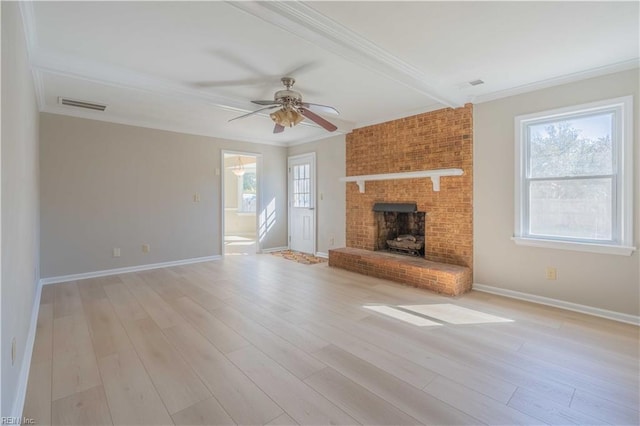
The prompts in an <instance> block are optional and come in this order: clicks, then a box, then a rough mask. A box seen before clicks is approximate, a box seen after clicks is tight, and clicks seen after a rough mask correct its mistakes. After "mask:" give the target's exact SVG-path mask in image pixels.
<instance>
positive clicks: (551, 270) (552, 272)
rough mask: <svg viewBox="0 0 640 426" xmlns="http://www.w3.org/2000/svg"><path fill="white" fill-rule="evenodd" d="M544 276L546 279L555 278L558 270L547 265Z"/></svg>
mask: <svg viewBox="0 0 640 426" xmlns="http://www.w3.org/2000/svg"><path fill="white" fill-rule="evenodd" d="M546 276H547V279H548V280H552V281H553V280H557V279H558V271H557V270H556V268H554V267H553V266H547V271H546Z"/></svg>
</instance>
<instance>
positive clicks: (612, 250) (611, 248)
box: [511, 237, 636, 256]
mask: <svg viewBox="0 0 640 426" xmlns="http://www.w3.org/2000/svg"><path fill="white" fill-rule="evenodd" d="M511 239H512V240H513V241H514V242H515V243H516V244H517V245H519V246H531V247H541V248H552V249H558V250H572V251H585V252H589V253H601V254H616V255H619V256H631V254H632V253H633V252H634V251H635V250H636V248H635V247H630V246H617V245H608V244H591V243H577V242H569V241H556V240H543V239H537V238H523V237H511Z"/></svg>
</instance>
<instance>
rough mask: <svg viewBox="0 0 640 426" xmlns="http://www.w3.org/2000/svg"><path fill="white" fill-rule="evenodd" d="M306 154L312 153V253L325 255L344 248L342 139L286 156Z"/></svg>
mask: <svg viewBox="0 0 640 426" xmlns="http://www.w3.org/2000/svg"><path fill="white" fill-rule="evenodd" d="M309 152H315V153H316V180H317V182H316V191H317V192H316V195H317V204H316V205H317V209H316V210H317V211H316V221H317V223H316V231H317V232H316V235H317V238H316V251H318V252H320V253H325V254H326V253H328V251H329V249H332V248H336V247H344V246H345V222H346V219H345V209H346V195H345V184H344V182H340V181H338V179H339V178H341V177H344V176H346V174H345V173H346V168H345V164H346V162H345V152H346V150H345V136H344V135H337V136H332V137H330V138H327V139H322V140H319V141H316V142H309V143H305V144H302V145H295V146H292V147H290V148H289V153H288V154H289V155H290V156H292V155H299V154H306V153H309ZM332 238H333V244H332V243H331V239H332Z"/></svg>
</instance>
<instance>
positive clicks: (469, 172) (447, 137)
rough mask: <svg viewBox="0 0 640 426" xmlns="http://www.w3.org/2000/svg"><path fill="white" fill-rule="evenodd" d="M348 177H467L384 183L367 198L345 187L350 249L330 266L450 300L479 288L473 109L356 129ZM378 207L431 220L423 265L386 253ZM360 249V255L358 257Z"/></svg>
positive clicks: (332, 255) (335, 254) (370, 185)
mask: <svg viewBox="0 0 640 426" xmlns="http://www.w3.org/2000/svg"><path fill="white" fill-rule="evenodd" d="M346 160H347V163H346V169H347V176H361V175H376V174H389V173H402V172H412V171H424V170H434V169H452V168H458V169H462V171H463V174H462V176H449V177H443V178H442V179H441V181H440V191H434V190H433V186H432V183H431V181H430V179H427V178H412V179H398V180H393V179H390V180H379V181H369V182H367V183H366V188H365V192H364V193H361V192H360V191H359V188H358V186H357V185H356V183H355V182H349V183H347V185H346V194H347V200H346V201H347V203H346V204H347V205H346V207H347V209H346V210H347V212H346V213H347V214H346V216H347V217H346V219H347V220H346V222H347V223H346V243H347V248H346V249H337V250H330V251H329V265H330V266H336V267H340V268H344V269H349V270H351V271H356V272H360V273H363V274H366V275H373V276H377V277H381V278H388V279H390V280H394V281H397V282H403V283H406V284H409V285H412V286H416V287H421V288H428V289H430V290H433V291H437V292H440V293H444V294H451V295H454V294H460V293H462V292H465V291H468V290H470V289H471V283H472V282H473V277H472V268H473V200H472V196H473V106H472V105H471V104H468V105H465V106H464V107H463V108H456V109H452V108H446V109H441V110H438V111H433V112H428V113H425V114H420V115H415V116H411V117H406V118H402V119H399V120H394V121H390V122H387V123H382V124H376V125H373V126H368V127H363V128H360V129H355V130H354V131H353V132H351V133H349V134H348V135H347V138H346ZM375 203H415V204H416V207H417V211H421V212H426V218H425V222H424V234H425V239H426V245H425V254H424V258H421V257H414V258H410V257H406V258H403V257H402V256H401V255H394V254H388V253H384V252H378V251H375V250H376V249H377V248H380V244H379V242H378V240H379V235H378V234H379V231H378V220H377V219H376V215H375V214H374V212H373V211H372V210H373V205H374V204H375ZM354 249H357V250H354Z"/></svg>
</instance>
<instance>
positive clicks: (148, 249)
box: [142, 244, 151, 253]
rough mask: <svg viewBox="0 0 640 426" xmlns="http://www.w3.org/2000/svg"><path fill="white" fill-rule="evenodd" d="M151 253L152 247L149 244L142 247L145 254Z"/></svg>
mask: <svg viewBox="0 0 640 426" xmlns="http://www.w3.org/2000/svg"><path fill="white" fill-rule="evenodd" d="M150 251H151V246H150V245H149V244H143V245H142V252H143V253H149V252H150Z"/></svg>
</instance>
